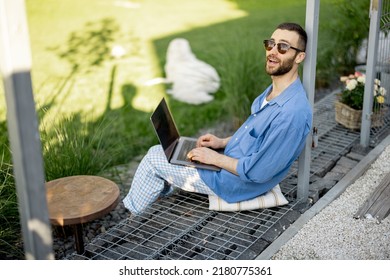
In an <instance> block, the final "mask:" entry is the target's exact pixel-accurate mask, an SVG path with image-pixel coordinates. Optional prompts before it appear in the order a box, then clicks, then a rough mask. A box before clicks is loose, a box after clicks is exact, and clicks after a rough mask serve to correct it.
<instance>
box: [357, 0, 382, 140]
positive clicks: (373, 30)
mask: <svg viewBox="0 0 390 280" xmlns="http://www.w3.org/2000/svg"><path fill="white" fill-rule="evenodd" d="M381 9H382V0H371V7H370V33H369V36H368V53H367V70H366V84H365V86H364V99H363V111H362V124H361V128H360V145H362V146H363V147H368V145H369V144H370V131H371V115H372V104H373V97H374V96H373V92H374V79H375V76H376V62H377V49H378V41H379V28H380V17H381V16H380V13H381Z"/></svg>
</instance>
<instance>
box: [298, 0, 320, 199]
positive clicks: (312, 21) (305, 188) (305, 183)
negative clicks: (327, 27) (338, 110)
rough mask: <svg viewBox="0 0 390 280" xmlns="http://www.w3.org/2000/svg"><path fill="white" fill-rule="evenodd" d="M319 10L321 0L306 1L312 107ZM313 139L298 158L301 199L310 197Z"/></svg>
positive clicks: (306, 79)
mask: <svg viewBox="0 0 390 280" xmlns="http://www.w3.org/2000/svg"><path fill="white" fill-rule="evenodd" d="M319 12H320V0H308V1H306V23H305V24H306V26H305V29H306V32H307V36H308V42H307V46H306V58H305V60H304V65H303V86H304V88H305V90H306V93H307V95H308V99H309V102H310V105H311V108H314V91H315V79H316V64H317V41H318V21H319ZM311 140H312V137H311V133H310V134H309V136H308V137H307V140H306V145H305V148H304V149H303V151H302V153H301V155H300V156H299V159H298V189H297V199H298V200H301V201H306V200H307V198H308V197H309V182H310V161H311V144H312V143H311Z"/></svg>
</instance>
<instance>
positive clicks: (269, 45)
mask: <svg viewBox="0 0 390 280" xmlns="http://www.w3.org/2000/svg"><path fill="white" fill-rule="evenodd" d="M263 43H264V48H265V49H266V50H267V51H270V50H272V49H273V48H274V47H275V45H276V46H277V48H278V52H279V53H281V54H285V53H286V52H287V51H288V50H289V49H293V50H296V51H297V52H304V51H302V50H300V49H297V48H294V47H292V46H290V45H289V44H287V43H277V44H276V43H275V41H274V40H271V39H268V40H264V41H263Z"/></svg>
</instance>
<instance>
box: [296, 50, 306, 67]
mask: <svg viewBox="0 0 390 280" xmlns="http://www.w3.org/2000/svg"><path fill="white" fill-rule="evenodd" d="M305 57H306V53H305V52H300V53H299V54H298V55H297V57H296V58H295V63H297V64H300V63H301V62H302V61H303V60H304V59H305Z"/></svg>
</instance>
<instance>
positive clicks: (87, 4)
mask: <svg viewBox="0 0 390 280" xmlns="http://www.w3.org/2000/svg"><path fill="white" fill-rule="evenodd" d="M335 2H339V0H323V1H321V17H322V18H329V17H330V15H332V13H333V7H332V5H333V4H334V3H335ZM26 5H27V16H28V24H29V34H30V42H31V53H32V59H33V68H32V81H33V91H34V99H35V102H36V109H37V112H38V117H39V122H40V134H41V140H42V148H43V149H42V150H43V156H44V163H45V177H46V179H47V180H52V179H55V178H58V177H63V176H70V175H76V174H99V173H100V172H102V171H103V170H105V169H106V168H109V167H111V166H115V165H119V164H123V163H127V162H129V161H131V159H132V158H133V157H135V156H137V155H140V154H144V153H145V151H146V150H147V149H148V148H149V147H150V146H151V145H153V144H157V139H156V137H155V134H154V132H153V131H152V128H151V125H150V123H149V116H150V113H151V111H152V109H153V108H154V107H155V106H156V105H157V103H158V102H159V101H160V99H161V98H162V97H163V96H165V97H166V98H167V100H168V102H169V105H170V107H171V109H172V111H173V114H174V116H175V119H176V121H177V124H178V128H179V130H180V132H181V133H182V134H186V135H194V134H196V133H197V131H198V130H199V129H201V128H204V127H207V126H212V125H218V122H221V121H225V120H228V121H235V122H236V123H237V124H239V123H240V122H242V120H243V119H244V118H245V116H246V115H247V114H248V113H249V109H250V108H249V107H250V106H249V105H250V104H251V102H252V100H253V99H254V97H255V96H257V95H258V94H259V93H260V92H262V91H263V90H264V89H265V87H266V86H267V85H268V84H269V83H270V79H269V77H267V76H266V75H264V73H263V67H264V63H265V61H264V51H263V48H262V45H261V42H262V40H263V39H264V38H267V37H269V36H270V34H271V32H272V31H273V29H274V28H275V26H276V25H277V24H278V23H280V22H282V21H295V22H298V23H301V24H302V25H304V21H305V9H306V1H304V0H289V1H287V0H274V1H271V2H270V1H256V0H213V1H209V0H198V1H192V0H182V1H176V0H163V1H157V0H144V1H114V0H112V1H107V0H83V1H79V0H67V1H57V0H27V1H26ZM324 26H325V25H322V24H320V32H321V30H324V29H325V27H324ZM331 36H332V35H331V34H326V33H324V36H321V35H320V36H319V40H320V42H319V48H321V49H323V48H326V42H327V41H329V38H331ZM177 37H182V38H186V39H188V40H189V42H190V44H191V47H192V50H193V52H194V53H195V55H196V56H197V57H198V58H199V59H202V60H204V61H206V62H207V63H209V64H211V65H212V66H214V67H215V68H216V69H217V71H218V73H219V74H220V76H221V81H222V83H221V89H220V90H219V91H218V92H217V93H216V94H215V100H214V101H213V102H210V103H207V104H203V105H189V104H185V103H181V102H178V101H176V100H174V99H172V98H170V96H169V95H168V96H167V95H166V93H165V89H166V88H165V86H164V85H155V86H146V85H145V82H146V81H148V80H150V79H153V78H156V77H162V76H164V70H163V69H164V65H165V62H166V61H165V54H166V50H167V47H168V44H169V42H170V41H171V40H172V39H173V38H177ZM115 45H120V46H122V47H123V48H124V49H125V50H126V54H125V55H124V56H123V57H120V58H114V57H112V56H111V55H110V50H111V49H112V47H113V46H115ZM0 83H1V82H0ZM195 120H196V121H195ZM0 143H1V146H2V147H5V149H4V152H3V153H2V160H1V162H0V163H1V168H0V171H1V172H2V173H1V174H2V176H1V177H0V183H1V189H0V198H1V200H0V201H1V202H2V204H0V211H1V212H0V218H1V217H3V218H7V219H8V217H16V216H15V215H16V213H17V202H16V195H15V186H14V182H13V178H12V171H11V170H12V164H11V153H10V151H9V149H8V148H7V147H8V146H9V144H8V137H7V125H6V107H5V98H4V92H3V87H2V86H1V84H0ZM9 210H10V211H11V212H12V213H10V212H7V211H9ZM15 211H16V212H15ZM7 219H6V222H4V226H3V220H2V223H1V224H2V230H3V229H4V228H5V229H7V228H8V230H9V233H10V235H11V236H12V234H13V233H14V232H15V231H16V232H18V230H19V227H18V225H17V224H15V223H14V220H13V219H11V220H9V219H8V220H7ZM4 221H5V220H4ZM10 235H1V236H0V240H2V241H6V240H10V241H8V243H9V244H12V242H16V240H15V239H12V238H11V239H9V238H8V237H9V236H10ZM7 236H8V237H7ZM2 244H3V243H2ZM1 248H3V245H2V246H1ZM4 248H5V247H4ZM15 252H16V253H15V256H16V258H19V257H20V254H19V253H20V252H18V249H17V247H15Z"/></svg>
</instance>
